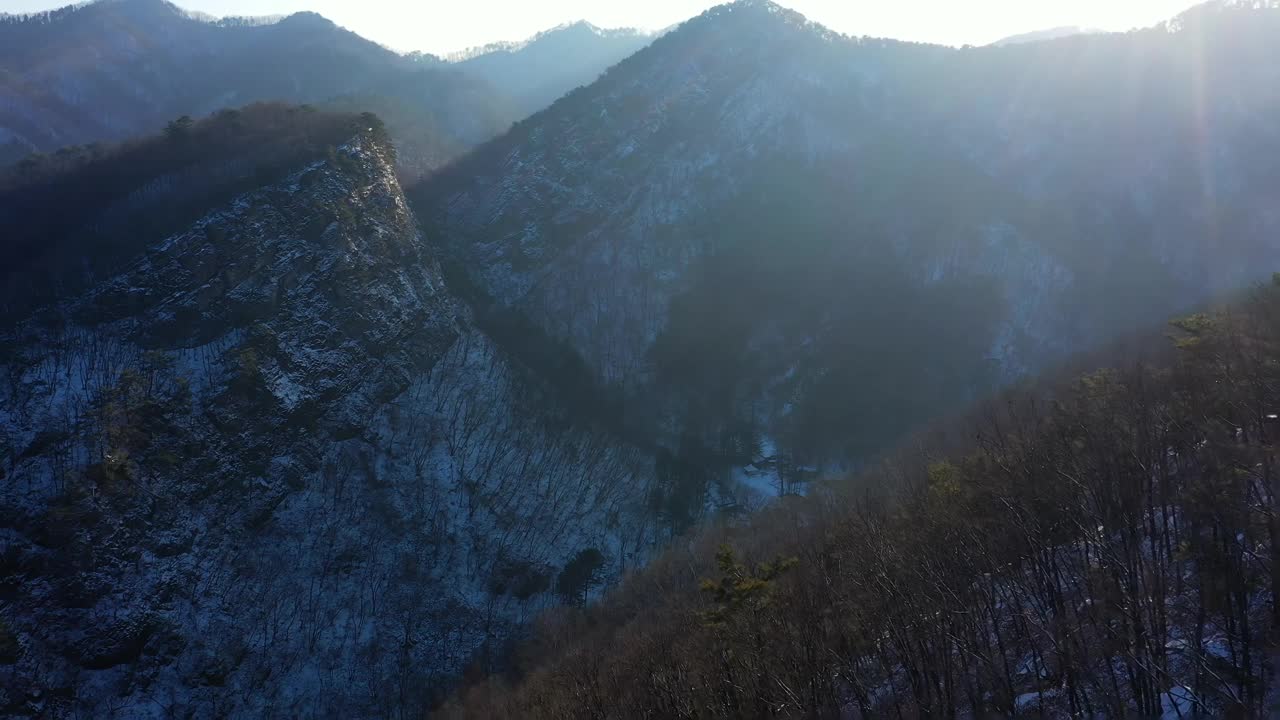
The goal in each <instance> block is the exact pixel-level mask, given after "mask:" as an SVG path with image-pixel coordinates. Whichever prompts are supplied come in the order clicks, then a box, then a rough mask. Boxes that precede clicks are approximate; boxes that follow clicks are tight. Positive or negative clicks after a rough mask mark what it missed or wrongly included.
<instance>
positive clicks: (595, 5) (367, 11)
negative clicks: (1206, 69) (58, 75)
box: [0, 0, 1194, 54]
mask: <svg viewBox="0 0 1280 720" xmlns="http://www.w3.org/2000/svg"><path fill="white" fill-rule="evenodd" d="M69 1H70V0H67V1H66V2H59V1H58V0H0V11H4V12H30V11H33V10H43V9H47V8H50V7H56V6H58V5H65V4H68V3H69ZM719 2H720V0H716V1H711V0H450V1H445V0H416V1H415V0H177V4H178V5H180V6H182V7H186V8H189V9H192V10H200V11H202V12H206V13H209V14H211V15H276V14H286V13H290V12H295V11H298V10H314V11H316V12H318V13H320V14H322V15H324V16H326V17H328V18H329V19H331V20H333V21H335V22H337V23H338V24H339V25H343V26H345V27H347V28H350V29H351V30H354V31H356V32H358V33H360V34H361V35H364V36H365V37H368V38H370V39H372V40H376V41H378V42H380V43H383V44H384V45H388V46H390V47H392V48H395V49H397V50H423V51H426V52H432V53H436V54H446V53H449V52H453V51H456V50H461V49H464V48H468V47H474V46H477V45H483V44H485V43H488V42H493V41H496V40H519V39H523V38H525V37H527V36H529V35H532V34H533V33H535V32H537V31H539V30H544V29H546V28H549V27H552V26H555V25H558V24H560V23H563V22H569V21H573V20H589V21H591V22H593V23H595V24H596V25H600V26H603V27H641V28H646V29H657V28H662V27H666V26H668V25H671V24H673V23H677V22H680V21H681V20H685V19H687V18H690V17H692V16H694V15H696V14H698V13H699V12H701V11H703V10H705V9H706V8H708V7H711V6H712V5H717V4H719ZM781 4H782V5H786V6H788V7H792V8H794V9H796V10H798V11H800V12H801V13H804V14H805V15H806V16H808V17H809V19H811V20H816V21H818V22H820V23H823V24H824V25H827V26H829V27H831V28H832V29H834V30H838V31H840V32H843V33H848V34H850V35H875V36H882V37H892V38H898V39H902V40H919V41H924V42H936V43H945V44H949V45H962V44H965V43H971V44H974V45H981V44H985V43H988V42H992V41H994V40H998V39H1000V38H1002V37H1005V36H1008V35H1013V34H1016V33H1021V32H1027V31H1030V30H1041V29H1045V28H1050V27H1057V26H1061V25H1079V26H1083V27H1094V28H1100V29H1104V30H1128V29H1130V28H1133V27H1142V26H1147V25H1152V24H1155V23H1157V22H1160V21H1161V20H1165V19H1168V18H1170V17H1172V16H1174V15H1176V14H1178V13H1179V12H1181V11H1182V10H1185V9H1186V8H1187V7H1188V6H1190V5H1192V4H1194V0H963V1H962V0H782V2H781Z"/></svg>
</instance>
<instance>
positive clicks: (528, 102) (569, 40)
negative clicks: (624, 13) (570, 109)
mask: <svg viewBox="0 0 1280 720" xmlns="http://www.w3.org/2000/svg"><path fill="white" fill-rule="evenodd" d="M652 40H653V35H651V34H649V33H643V32H640V31H638V30H631V29H617V30H605V29H602V28H598V27H596V26H594V25H592V24H591V23H588V22H576V23H570V24H567V25H561V26H559V27H556V28H552V29H551V30H547V31H545V32H541V33H538V34H537V35H535V36H533V37H532V38H529V39H528V40H526V41H524V42H520V43H498V44H495V45H487V46H485V47H482V48H477V49H475V50H470V51H467V52H464V53H462V54H461V55H460V56H458V57H457V58H454V61H455V64H456V65H457V67H459V68H461V69H462V70H464V71H466V72H467V73H469V74H472V75H475V76H477V77H480V78H483V79H484V80H486V81H487V82H488V83H489V84H490V85H492V86H493V87H495V88H497V89H498V91H499V92H501V93H502V94H503V95H505V96H507V97H510V98H512V99H513V101H514V102H515V104H516V107H517V108H518V109H519V111H520V115H521V117H525V116H528V115H532V114H533V113H535V112H537V111H539V110H541V109H543V108H545V107H547V106H548V105H550V104H551V103H553V102H555V101H556V100H557V99H559V98H560V97H562V96H563V95H564V94H565V93H567V92H569V91H570V90H572V89H574V88H576V87H578V86H580V85H589V84H591V83H592V82H594V81H595V79H596V78H597V77H599V76H600V73H602V72H604V70H605V69H606V68H608V67H610V66H611V65H614V64H616V63H618V62H619V61H621V60H622V59H623V58H625V57H627V56H629V55H631V54H633V53H635V52H636V51H637V50H639V49H640V48H642V47H644V46H645V45H648V44H649V43H650V42H651V41H652Z"/></svg>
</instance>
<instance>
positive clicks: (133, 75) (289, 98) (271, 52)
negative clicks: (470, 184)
mask: <svg viewBox="0 0 1280 720" xmlns="http://www.w3.org/2000/svg"><path fill="white" fill-rule="evenodd" d="M350 95H359V96H361V97H363V98H365V99H366V101H367V100H368V99H369V98H375V99H376V103H377V105H376V106H366V105H369V104H370V103H369V102H365V103H361V104H360V106H357V107H352V99H351V98H346V97H345V96H350ZM334 100H337V101H339V102H342V103H343V107H342V109H348V110H349V109H354V110H357V111H366V110H370V111H380V112H382V113H383V114H384V115H385V117H386V120H387V122H388V123H389V124H391V125H392V127H393V130H400V129H403V130H404V134H403V135H402V136H398V137H397V139H398V140H400V141H401V144H402V147H401V148H400V149H401V152H402V154H403V155H404V159H405V161H406V162H407V163H412V169H413V170H414V173H415V174H414V177H416V175H417V174H420V170H421V168H431V167H436V166H438V165H439V164H440V163H442V162H444V161H445V160H447V159H449V158H451V157H453V156H455V155H456V154H458V153H459V152H460V151H461V150H463V149H466V148H468V147H471V146H472V145H474V144H476V143H478V142H481V141H483V140H486V139H488V138H490V137H492V136H493V135H495V134H496V133H497V132H498V131H500V130H502V129H504V128H505V127H507V125H508V124H509V123H510V122H511V120H513V119H515V116H514V115H512V114H511V110H509V109H508V108H507V106H506V104H505V102H504V101H503V100H502V99H501V98H500V97H499V96H498V95H497V94H496V93H495V92H494V91H493V90H492V89H491V88H489V87H488V86H487V85H486V84H485V83H484V82H483V81H481V80H479V79H477V78H463V77H460V76H459V73H458V72H457V71H455V70H451V69H449V68H446V67H443V66H439V65H436V66H431V65H429V64H424V63H419V62H414V61H413V60H412V59H409V58H405V57H401V56H400V55H397V54H395V53H393V52H391V51H390V50H387V49H385V48H383V47H381V46H378V45H376V44H374V43H372V42H370V41H368V40H365V39H363V38H361V37H359V36H357V35H355V34H354V33H351V32H349V31H347V30H344V29H342V28H339V27H338V26H336V25H334V24H333V23H332V22H330V21H328V20H326V19H324V18H322V17H320V16H319V15H316V14H314V13H298V14H296V15H291V16H289V17H286V18H282V19H278V20H273V21H267V20H262V21H258V20H253V19H242V20H232V21H219V22H213V21H210V20H208V19H205V18H201V17H198V16H193V15H191V14H188V13H185V12H184V11H182V10H181V9H179V8H178V7H176V6H174V5H172V4H170V3H168V2H165V0H100V1H99V2H93V3H90V4H87V5H82V6H72V7H69V8H66V9H63V10H60V11H55V12H54V13H51V14H48V15H43V16H37V17H34V18H26V19H24V18H14V17H10V18H4V19H0V148H6V147H7V150H0V153H3V154H0V162H4V161H5V160H13V159H16V158H17V157H21V156H22V155H23V154H25V153H27V152H30V151H44V152H51V151H53V150H55V149H57V148H60V147H63V146H67V145H80V144H87V143H91V142H97V141H104V140H119V139H123V138H126V137H132V136H137V135H143V134H148V133H152V132H156V131H158V130H159V129H160V128H161V127H163V125H164V124H165V123H166V122H168V121H169V120H172V119H173V118H176V117H178V116H181V115H193V116H200V115H205V114H208V113H211V112H213V111H215V110H219V109H221V108H224V107H234V106H239V105H244V104H248V103H251V102H256V101H282V102H292V103H323V102H328V101H334ZM388 110H390V111H391V112H388ZM6 156H7V157H6Z"/></svg>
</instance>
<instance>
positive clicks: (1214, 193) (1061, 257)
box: [410, 0, 1280, 509]
mask: <svg viewBox="0 0 1280 720" xmlns="http://www.w3.org/2000/svg"><path fill="white" fill-rule="evenodd" d="M1277 47H1280V10H1277V9H1275V8H1273V7H1270V6H1266V5H1258V4H1251V3H1225V2H1215V3H1211V4H1209V5H1208V6H1205V7H1203V8H1200V9H1198V10H1197V11H1194V12H1189V13H1187V14H1185V15H1183V16H1180V17H1179V18H1177V19H1176V20H1174V21H1172V22H1170V23H1167V24H1164V25H1162V26H1159V27H1155V28H1150V29H1147V30H1142V31H1135V32H1132V33H1127V34H1102V35H1081V36H1075V37H1067V38H1061V39H1056V40H1050V41H1045V42H1035V43H1026V44H1017V45H1011V46H1005V47H984V48H964V49H956V48H945V47H933V46H924V45H916V44H909V43H900V42H893V41H887V40H879V39H870V38H848V37H844V36H840V35H837V34H835V33H832V32H830V31H828V30H826V29H825V28H822V27H821V26H818V25H815V24H813V23H811V22H809V21H807V20H806V19H805V18H803V17H802V16H800V15H798V14H796V13H794V12H792V11H790V10H786V9H784V8H781V7H779V6H777V5H773V4H772V3H769V2H765V1H763V0H744V1H742V2H737V3H733V4H729V5H724V6H720V7H717V8H713V9H711V10H709V11H707V12H706V13H704V14H703V15H701V16H699V17H697V18H694V19H692V20H690V21H688V22H686V23H684V24H683V25H681V26H680V27H679V28H677V29H675V30H673V31H671V32H669V33H667V34H665V35H664V36H662V37H660V38H658V39H657V40H655V41H654V42H653V43H652V44H651V45H649V46H648V47H646V48H645V49H643V50H641V51H640V52H638V53H636V54H635V55H633V56H631V57H630V58H628V59H627V60H625V61H623V62H621V63H619V64H618V65H617V66H615V67H613V68H611V69H610V71H609V72H607V73H606V74H605V75H604V76H603V77H602V78H601V79H600V80H599V81H598V82H596V83H594V84H592V85H591V86H589V87H586V88H583V89H581V90H579V91H576V92H574V93H571V94H570V95H569V96H567V97H566V98H564V99H563V100H561V101H560V102H558V103H556V104H555V105H554V106H552V107H551V108H549V109H548V110H546V111H544V112H541V113H539V114H537V115H534V116H533V117H531V118H529V119H528V120H525V121H522V122H520V123H518V124H517V125H516V126H515V127H514V128H513V129H512V130H511V132H509V133H507V134H505V135H503V136H502V137H500V138H498V139H496V140H494V141H493V142H491V143H488V144H486V145H484V146H482V147H481V148H479V149H478V150H477V151H475V152H474V153H471V154H469V155H468V156H466V157H465V158H462V159H460V160H459V161H458V162H456V163H453V164H452V165H451V166H450V167H448V168H447V169H445V170H444V171H442V172H440V173H438V174H437V175H435V176H433V177H432V178H430V179H429V180H427V181H426V182H424V183H421V184H420V185H419V186H417V187H416V188H411V190H410V197H411V199H412V200H413V202H414V204H415V210H416V212H417V213H418V215H419V218H420V220H421V221H422V222H423V225H424V229H425V230H426V232H427V233H428V235H429V236H430V237H432V238H433V240H434V241H435V242H437V243H438V244H439V246H440V247H441V249H442V252H443V253H444V254H446V255H447V256H448V257H449V258H450V259H451V261H452V262H453V263H454V264H455V265H456V266H457V267H458V268H459V269H460V271H461V272H462V273H463V274H465V275H466V276H467V280H466V283H467V285H468V286H469V287H472V288H474V290H475V292H473V293H471V295H472V297H473V302H475V303H478V304H480V305H484V306H490V307H493V308H497V309H501V310H502V311H504V312H508V313H512V314H515V315H518V316H520V317H522V318H524V321H525V323H526V324H527V325H530V326H532V327H534V328H537V329H538V330H539V331H540V332H542V333H544V334H546V335H547V336H549V337H550V338H551V339H552V340H553V341H555V342H557V343H561V344H563V345H565V346H567V347H568V348H570V349H571V350H572V351H573V353H575V354H576V355H577V356H578V357H579V358H580V361H581V363H582V364H583V365H584V366H585V367H586V369H587V371H588V372H589V373H590V374H591V376H592V377H593V378H594V381H595V383H596V384H597V385H600V386H603V387H604V388H606V389H607V391H608V392H610V393H612V394H614V395H616V396H617V397H619V398H620V399H621V401H620V402H618V403H615V406H616V407H617V408H618V409H619V413H620V417H619V418H618V422H619V423H620V424H623V425H626V426H629V427H634V428H643V429H646V430H648V431H655V429H656V432H657V433H658V434H659V436H660V437H661V438H662V442H663V444H664V445H665V446H666V447H668V448H670V449H671V450H672V451H673V452H675V453H677V454H681V455H684V456H685V457H684V460H687V461H689V462H692V463H694V464H696V465H699V466H702V467H705V468H706V469H707V473H706V474H707V475H708V476H710V477H715V478H720V477H728V476H729V475H730V474H732V473H733V472H734V469H733V468H735V467H742V466H744V465H746V464H748V463H751V462H753V461H759V460H760V459H761V458H762V457H764V458H772V460H773V461H774V462H776V463H777V464H778V465H779V466H780V467H782V468H789V469H790V470H789V472H791V473H792V474H793V475H794V476H796V477H802V476H805V475H806V473H808V474H810V475H811V474H812V472H811V471H814V470H816V471H822V470H831V471H836V470H840V469H842V468H849V467H854V466H856V465H858V464H859V463H863V462H866V461H867V460H869V459H870V458H873V457H874V456H875V455H876V453H877V452H878V451H880V450H883V449H884V448H886V447H889V446H891V445H892V444H893V443H895V442H896V441H897V440H898V439H900V438H901V437H902V436H903V435H904V433H907V432H909V431H910V429H911V428H913V427H915V426H917V425H918V424H919V423H921V422H924V421H926V420H928V419H929V418H932V417H937V416H938V415H942V414H946V413H949V412H956V411H959V410H960V409H961V408H963V407H964V406H965V405H966V404H968V403H971V402H974V401H975V400H977V399H979V398H981V397H983V396H984V395H985V394H987V393H989V392H991V391H992V390H994V389H996V388H998V387H1000V386H1002V385H1004V384H1006V383H1008V382H1011V381H1014V380H1016V379H1017V378H1019V377H1024V376H1026V375H1028V374H1033V373H1035V372H1037V371H1039V370H1041V369H1043V368H1045V367H1048V366H1049V365H1051V364H1053V363H1054V362H1057V361H1059V360H1060V359H1062V358H1064V357H1066V356H1069V355H1071V354H1074V353H1077V352H1081V351H1086V350H1088V349H1090V348H1094V347H1098V346H1100V345H1101V344H1104V343H1106V342H1107V341H1109V340H1110V339H1112V338H1115V337H1119V336H1123V335H1124V334H1126V333H1130V332H1133V331H1135V330H1137V329H1139V328H1142V327H1147V326H1149V325H1150V324H1152V323H1157V322H1160V321H1161V319H1162V318H1165V317H1168V316H1169V315H1171V314H1174V313H1179V312H1186V311H1189V310H1190V309H1191V308H1193V307H1195V306H1197V305H1198V304H1199V303H1202V302H1204V301H1205V300H1206V299H1208V298H1210V297H1213V296H1214V295H1216V294H1218V293H1222V292H1227V291H1230V290H1231V289H1234V288H1238V287H1240V286H1241V285H1243V284H1247V283H1249V282H1251V281H1256V280H1257V279H1259V277H1261V276H1263V275H1265V269H1266V268H1272V267H1275V266H1276V265H1277V264H1278V263H1280V245H1278V244H1277V243H1276V242H1275V237H1276V234H1277V232H1280V218H1277V216H1276V214H1275V212H1274V208H1273V207H1272V205H1273V203H1272V202H1271V198H1272V197H1274V195H1275V193H1276V191H1277V188H1280V163H1277V161H1276V158H1277V157H1280V136H1277V135H1276V133H1275V132H1274V128H1273V124H1272V123H1270V121H1269V118H1271V117H1273V116H1275V114H1276V113H1277V112H1280V95H1278V94H1277V88H1280V83H1277V82H1276V80H1277V75H1276V72H1277V71H1276V68H1277V64H1276V63H1275V62H1274V60H1275V59H1276V50H1275V49H1276V48H1277ZM681 447H685V448H692V450H691V451H690V452H689V453H683V452H682V451H680V450H679V448H681ZM707 486H708V484H707V483H701V482H697V483H694V484H693V486H691V487H690V488H688V494H689V495H690V496H691V497H692V498H693V499H694V502H693V503H692V504H693V506H695V509H696V506H697V504H698V502H697V501H698V500H699V499H702V498H703V497H705V493H704V492H703V489H704V488H705V487H707Z"/></svg>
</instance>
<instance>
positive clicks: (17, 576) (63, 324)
mask: <svg viewBox="0 0 1280 720" xmlns="http://www.w3.org/2000/svg"><path fill="white" fill-rule="evenodd" d="M353 120H356V121H358V122H353ZM330 142H332V143H333V144H332V145H328V144H327V143H330ZM393 158H394V152H393V149H392V147H391V145H390V142H389V140H388V138H387V137H386V133H385V131H384V130H383V128H382V127H381V125H380V124H379V123H378V122H377V118H374V117H368V116H358V117H356V118H354V119H353V118H352V117H350V116H326V115H324V114H322V113H316V112H315V111H308V110H303V109H297V108H282V107H275V106H270V107H250V108H246V109H244V110H243V111H240V112H239V113H223V114H219V115H217V116H215V117H213V118H210V119H207V120H203V121H196V122H192V123H190V124H188V123H186V122H177V123H175V124H174V125H173V126H172V127H171V128H170V131H169V132H167V133H166V134H165V135H164V136H162V137H157V138H151V139H147V140H142V141H138V142H133V143H128V144H126V145H123V146H121V147H119V148H115V149H113V150H110V151H108V152H107V154H106V155H105V156H103V157H97V158H95V157H84V158H76V157H64V158H61V159H60V160H59V161H58V163H57V165H56V166H50V167H44V166H42V167H41V168H38V170H39V173H38V174H37V175H35V176H33V177H32V178H30V179H29V181H18V182H16V184H14V185H6V186H5V187H4V188H3V189H0V206H4V207H13V205H10V204H9V203H10V202H13V203H19V201H20V206H21V207H25V208H26V209H27V210H28V211H29V212H27V213H23V212H21V207H19V208H18V210H19V211H17V212H15V213H14V214H13V215H11V216H10V217H9V219H6V223H7V226H8V227H11V228H13V229H14V231H15V235H14V238H15V239H16V240H22V241H23V242H22V245H21V248H22V249H23V250H24V251H27V252H28V253H29V254H27V255H18V254H15V258H16V260H22V261H23V262H22V263H21V264H15V265H13V266H11V267H6V268H5V270H6V273H7V274H8V277H6V278H5V283H6V285H5V287H6V288H9V287H13V286H16V289H19V290H20V289H21V288H22V287H24V282H23V281H24V279H26V278H27V277H28V276H30V279H32V280H33V281H34V280H38V279H39V278H40V277H41V273H43V272H47V273H50V274H51V275H52V277H53V278H54V279H56V280H59V282H57V283H56V284H52V286H50V285H43V284H36V283H33V284H32V286H31V287H32V288H33V291H34V290H37V289H43V290H47V291H48V292H47V294H36V295H24V294H23V293H21V292H15V293H14V294H13V295H12V296H11V297H10V305H9V310H11V311H13V312H14V313H15V314H16V315H15V317H14V319H13V321H9V320H8V319H6V323H5V324H4V325H3V326H0V715H2V716H6V717H9V716H17V717H40V718H75V717H93V718H135V717H139V716H142V717H167V716H172V715H175V714H189V715H191V716H193V717H201V718H211V717H239V718H258V717H316V716H332V715H338V716H342V717H388V716H401V717H412V716H420V715H421V714H422V713H423V712H425V711H426V709H427V708H428V707H430V705H431V704H432V703H434V702H436V701H437V700H438V699H439V696H440V695H441V693H443V692H445V691H446V690H447V689H448V688H450V687H452V685H453V684H454V683H455V682H456V680H457V679H458V678H459V677H460V676H461V673H462V670H463V668H464V667H466V666H467V665H468V664H469V663H471V662H473V661H479V662H489V660H488V659H489V658H499V657H501V653H502V649H503V648H504V647H505V644H506V643H507V642H508V640H509V638H511V637H512V636H513V635H515V634H517V633H518V632H519V631H520V628H521V626H522V624H523V623H524V622H525V621H526V620H527V619H528V618H530V617H532V616H533V615H535V614H536V613H537V612H538V611H539V610H541V609H543V608H546V607H549V606H552V605H555V604H557V603H561V602H569V603H580V602H583V601H584V600H585V599H586V597H587V596H588V595H591V594H594V593H596V592H598V591H599V588H600V586H601V585H603V584H604V583H606V582H611V581H612V580H613V579H615V578H616V577H617V576H618V575H620V574H621V573H622V572H624V571H625V570H626V569H628V568H630V567H633V566H635V565H637V564H641V563H643V562H644V561H645V560H646V559H647V558H648V557H649V556H650V554H651V553H652V551H653V548H654V546H655V544H656V542H657V540H658V539H659V537H660V528H659V525H658V523H657V522H656V521H655V520H654V518H653V517H652V515H651V514H650V512H649V510H648V502H647V498H648V496H649V494H650V489H651V486H652V483H653V472H654V460H653V456H652V451H651V449H650V448H646V447H641V446H638V445H636V444H634V443H630V442H626V441H623V440H621V439H619V438H618V437H617V436H616V435H614V434H611V433H610V432H608V431H607V429H605V428H603V427H602V426H601V425H599V424H598V423H595V422H593V421H592V420H591V418H589V417H582V416H580V415H579V414H577V413H576V412H573V407H572V406H571V405H569V404H568V403H566V402H565V401H564V400H563V399H562V398H561V397H559V396H558V395H557V394H556V393H555V392H554V388H552V387H551V386H550V385H549V383H548V382H547V381H546V380H544V379H543V378H542V377H541V376H539V374H538V373H537V372H536V371H535V370H534V369H532V368H530V367H529V366H527V365H525V364H523V363H522V362H521V361H520V360H519V359H518V358H513V357H512V356H511V355H510V354H509V353H507V352H505V351H504V350H503V349H502V348H501V347H499V346H498V345H496V344H495V342H494V341H493V340H492V339H491V338H490V337H489V336H488V335H487V334H486V331H485V328H484V327H481V326H478V324H477V323H476V322H475V321H474V320H473V316H472V313H471V312H470V311H469V310H468V309H467V308H466V307H465V306H464V305H462V304H461V303H459V302H458V301H457V300H456V299H455V297H454V296H453V295H452V293H451V292H450V290H449V288H448V287H447V286H446V284H445V282H444V279H443V278H442V277H441V274H440V271H439V267H438V261H437V258H436V257H435V255H434V254H433V251H432V250H431V248H430V247H429V246H428V245H427V243H426V242H425V241H424V239H423V238H422V236H421V235H420V234H419V232H418V230H417V227H416V223H415V220H414V217H413V215H412V213H411V212H410V211H409V207H408V205H407V203H406V201H405V199H404V197H403V195H402V194H401V191H400V186H399V183H398V181H397V179H396V175H395V171H394V169H393ZM77 194H78V195H82V196H83V202H82V203H80V204H77V205H74V206H73V207H66V208H63V207H62V206H61V205H60V203H62V202H64V201H65V200H66V198H67V197H68V196H71V195H77ZM42 239H43V240H44V242H42ZM64 272H65V273H66V274H65V275H64V274H63V273H64ZM24 309H25V310H26V311H27V312H26V313H25V314H23V313H21V312H19V311H20V310H24ZM494 662H496V660H494Z"/></svg>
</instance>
